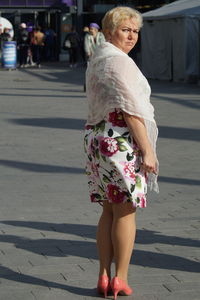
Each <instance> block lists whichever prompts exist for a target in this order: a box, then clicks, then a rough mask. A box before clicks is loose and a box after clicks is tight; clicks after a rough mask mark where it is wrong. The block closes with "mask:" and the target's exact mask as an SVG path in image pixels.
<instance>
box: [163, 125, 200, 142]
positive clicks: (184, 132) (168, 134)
mask: <svg viewBox="0 0 200 300" xmlns="http://www.w3.org/2000/svg"><path fill="white" fill-rule="evenodd" d="M158 129H159V138H166V139H176V140H188V141H200V130H199V129H192V128H180V127H170V126H159V127H158Z"/></svg>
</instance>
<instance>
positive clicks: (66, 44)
mask: <svg viewBox="0 0 200 300" xmlns="http://www.w3.org/2000/svg"><path fill="white" fill-rule="evenodd" d="M69 48H71V42H70V41H69V40H66V41H65V42H64V49H65V50H66V49H69Z"/></svg>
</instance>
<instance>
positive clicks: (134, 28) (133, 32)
mask: <svg viewBox="0 0 200 300" xmlns="http://www.w3.org/2000/svg"><path fill="white" fill-rule="evenodd" d="M138 33H139V26H138V23H137V20H136V18H130V19H126V20H124V21H123V22H122V23H121V24H120V25H119V26H118V27H117V29H116V30H115V32H113V33H110V35H109V41H110V42H111V43H112V44H113V45H114V46H116V47H118V48H119V49H120V50H122V51H123V52H125V53H126V54H128V53H129V52H130V51H131V49H133V47H134V46H135V44H136V43H137V40H138Z"/></svg>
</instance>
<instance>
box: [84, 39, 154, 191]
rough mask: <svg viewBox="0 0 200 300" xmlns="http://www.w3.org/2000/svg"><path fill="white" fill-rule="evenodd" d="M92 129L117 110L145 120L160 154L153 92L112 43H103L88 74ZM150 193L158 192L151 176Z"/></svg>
mask: <svg viewBox="0 0 200 300" xmlns="http://www.w3.org/2000/svg"><path fill="white" fill-rule="evenodd" d="M86 92H87V99H88V108H89V111H88V119H87V124H88V125H95V124H97V123H99V122H100V121H102V120H103V119H104V118H105V116H107V114H108V113H109V112H110V111H112V110H113V109H115V108H120V109H122V110H123V111H125V112H127V113H128V114H130V115H135V116H138V117H140V118H143V119H144V121H145V126H146V129H147V134H148V137H149V140H150V142H151V144H152V146H153V149H154V151H155V152H156V140H157V136H158V129H157V126H156V122H155V120H154V108H153V106H152V104H151V103H150V93H151V89H150V86H149V84H148V82H147V80H146V78H145V77H144V76H143V74H142V73H141V71H140V70H139V68H138V67H137V66H136V64H135V63H134V61H133V60H132V59H131V58H130V57H129V56H128V55H127V54H126V53H124V52H123V51H121V50H120V49H119V48H117V47H115V46H114V45H112V44H111V43H109V42H104V43H102V44H101V45H100V46H99V47H98V48H97V49H96V51H95V53H94V55H93V56H92V58H91V61H90V63H89V66H88V68H87V71H86ZM148 179H149V180H148V181H149V182H148V183H149V186H150V189H153V190H155V191H157V192H158V185H157V176H155V175H154V174H152V173H151V174H149V176H148Z"/></svg>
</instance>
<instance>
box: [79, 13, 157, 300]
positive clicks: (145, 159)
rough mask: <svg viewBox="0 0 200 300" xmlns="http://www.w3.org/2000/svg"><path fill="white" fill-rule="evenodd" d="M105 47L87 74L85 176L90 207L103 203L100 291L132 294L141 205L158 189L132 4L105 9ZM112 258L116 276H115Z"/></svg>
mask: <svg viewBox="0 0 200 300" xmlns="http://www.w3.org/2000/svg"><path fill="white" fill-rule="evenodd" d="M102 25H103V26H102V28H103V33H104V35H105V37H106V40H107V42H105V43H103V44H102V45H101V46H100V47H99V48H98V49H97V50H96V52H95V53H94V55H93V57H92V59H91V61H90V64H89V66H88V69H87V73H86V85H87V98H88V104H89V114H88V120H87V124H86V131H85V140H84V141H85V144H84V145H85V151H86V154H87V166H86V172H87V175H88V177H89V190H90V197H91V201H92V202H99V203H100V204H102V205H103V212H102V215H101V217H100V220H99V224H98V230H97V248H98V254H99V260H100V270H99V280H98V284H97V289H98V292H99V293H103V294H104V296H105V297H106V295H107V293H108V291H110V290H111V289H112V291H113V293H114V299H116V298H117V294H118V293H120V294H123V295H131V294H132V289H131V288H130V287H129V285H128V282H127V275H128V266H129V262H130V258H131V254H132V250H133V246H134V240H135V232H136V224H135V214H136V208H137V207H141V208H143V207H146V193H147V184H148V185H150V187H151V189H154V190H155V191H158V186H157V172H158V170H157V168H158V167H157V158H156V153H155V143H156V139H157V126H156V123H155V120H154V109H153V107H152V105H151V104H150V101H149V98H150V87H149V85H148V82H147V80H146V78H145V77H144V76H143V75H142V73H141V72H140V70H139V69H138V67H137V66H136V64H135V63H134V62H133V60H132V59H131V58H130V57H129V56H128V55H127V54H128V53H129V51H130V50H131V49H132V48H133V47H134V46H135V44H136V43H137V40H138V33H139V30H140V28H141V26H142V17H141V15H140V13H139V12H138V11H136V10H133V9H131V8H129V7H117V8H114V9H112V10H111V11H109V12H107V13H106V15H105V17H104V19H103V21H102ZM113 258H114V261H115V276H114V278H113V279H112V280H110V278H111V274H110V268H111V262H112V259H113Z"/></svg>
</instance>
